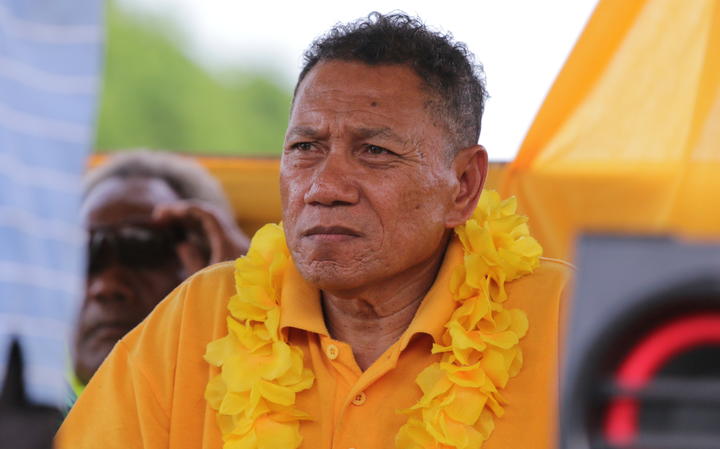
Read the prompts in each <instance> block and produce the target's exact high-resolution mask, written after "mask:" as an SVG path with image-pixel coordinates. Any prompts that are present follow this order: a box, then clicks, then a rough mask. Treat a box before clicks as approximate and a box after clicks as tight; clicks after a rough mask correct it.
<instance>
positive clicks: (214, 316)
mask: <svg viewBox="0 0 720 449" xmlns="http://www.w3.org/2000/svg"><path fill="white" fill-rule="evenodd" d="M233 273H234V265H233V262H222V263H218V264H215V265H211V266H209V267H206V268H204V269H202V270H200V271H198V272H196V273H195V274H193V275H192V276H190V277H189V278H188V279H186V280H185V281H184V282H183V283H181V284H180V285H179V286H177V287H176V288H175V289H174V290H173V291H172V292H171V293H170V294H169V295H167V296H166V297H165V299H163V300H162V301H161V302H160V303H159V304H158V305H157V306H156V307H155V309H154V310H153V311H152V312H151V313H150V315H148V317H147V318H146V319H145V320H144V321H143V322H142V323H141V324H140V325H139V326H138V327H136V328H135V329H134V330H133V331H132V332H130V333H129V334H128V335H127V336H126V337H125V338H124V339H123V340H125V341H126V342H133V341H134V340H136V339H139V338H143V337H145V338H148V337H149V338H154V334H156V333H161V334H163V335H166V336H167V337H170V336H175V337H176V338H182V336H181V335H180V334H184V333H188V332H190V333H195V332H198V333H203V332H205V331H208V330H210V329H212V328H213V327H215V326H216V325H218V323H224V316H225V315H226V314H227V303H228V301H229V300H230V297H231V296H232V295H233V294H234V293H235V280H234V276H233Z"/></svg>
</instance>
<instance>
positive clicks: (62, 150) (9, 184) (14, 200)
mask: <svg viewBox="0 0 720 449" xmlns="http://www.w3.org/2000/svg"><path fill="white" fill-rule="evenodd" d="M101 20H102V0H0V381H2V377H3V376H4V373H5V366H4V365H5V363H6V360H7V354H8V349H9V343H10V342H11V341H12V340H13V339H17V340H18V341H19V342H20V344H21V348H22V351H23V357H24V361H25V383H26V388H27V392H28V395H29V396H30V398H31V399H32V400H34V401H35V402H38V403H43V404H51V405H61V404H62V403H63V401H64V400H65V394H66V387H65V383H64V378H63V373H64V371H65V367H66V354H67V349H66V347H67V346H66V338H67V335H68V329H69V328H70V326H71V324H72V321H73V319H74V316H75V313H76V310H77V306H78V304H79V301H80V298H81V296H82V286H83V282H84V280H83V276H84V263H85V262H84V257H85V253H84V234H83V232H82V229H81V226H80V222H79V205H80V195H81V176H82V173H83V170H84V167H85V161H86V159H87V156H88V153H89V152H90V148H91V145H92V139H93V123H94V121H95V120H94V116H95V110H96V102H97V97H98V95H97V94H98V92H97V89H98V85H99V78H100V66H101V50H102V48H101V45H102V41H103V36H102V31H103V27H102V23H101Z"/></svg>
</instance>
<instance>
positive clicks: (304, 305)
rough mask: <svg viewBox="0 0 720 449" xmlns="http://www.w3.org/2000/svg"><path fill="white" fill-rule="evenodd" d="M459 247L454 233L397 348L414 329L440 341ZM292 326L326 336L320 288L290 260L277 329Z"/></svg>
mask: <svg viewBox="0 0 720 449" xmlns="http://www.w3.org/2000/svg"><path fill="white" fill-rule="evenodd" d="M463 255H464V254H463V250H462V245H461V244H460V242H459V240H458V239H457V237H454V236H453V238H452V239H451V240H450V244H449V245H448V248H447V250H446V251H445V256H444V258H443V263H442V265H441V266H440V270H439V271H438V274H437V276H436V278H435V282H434V283H433V285H432V286H431V287H430V290H428V292H427V294H426V295H425V298H424V299H423V301H422V303H421V304H420V307H419V308H418V310H417V312H416V313H415V317H414V318H413V320H412V321H411V322H410V326H408V328H407V329H406V330H405V332H404V333H403V335H402V336H401V337H400V346H401V350H402V349H404V348H405V347H406V346H407V344H408V342H409V341H410V339H411V338H412V337H413V336H414V335H415V334H418V333H425V334H428V335H430V336H432V337H433V339H434V340H435V342H436V343H437V342H439V341H440V337H441V336H442V334H443V332H444V330H445V323H446V322H447V321H448V320H449V318H450V315H452V312H453V311H454V310H455V307H456V304H455V301H454V300H453V299H452V296H451V294H450V277H451V276H452V273H453V271H454V270H455V267H457V266H458V265H460V264H462V261H463ZM288 327H294V328H297V329H302V330H305V331H308V332H314V333H316V334H321V335H325V336H329V335H330V333H329V332H328V330H327V327H326V326H325V320H324V317H323V311H322V305H321V304H320V291H319V290H318V289H317V288H315V287H314V286H312V285H311V284H310V283H308V282H307V281H306V280H305V279H304V278H303V277H302V276H301V275H300V273H299V272H298V270H297V268H296V267H295V264H294V263H293V262H292V261H290V263H288V268H287V269H286V270H285V275H284V276H283V284H282V292H281V295H280V329H281V330H282V329H285V328H288Z"/></svg>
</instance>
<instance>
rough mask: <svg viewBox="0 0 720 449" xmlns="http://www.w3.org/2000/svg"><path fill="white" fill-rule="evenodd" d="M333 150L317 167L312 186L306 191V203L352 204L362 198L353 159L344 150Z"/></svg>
mask: <svg viewBox="0 0 720 449" xmlns="http://www.w3.org/2000/svg"><path fill="white" fill-rule="evenodd" d="M333 150H335V151H333ZM333 150H331V151H330V152H329V153H328V155H327V157H326V158H325V160H324V161H323V162H322V163H321V164H319V165H318V167H317V168H316V170H315V172H314V174H313V179H312V183H311V184H310V188H308V190H307V191H306V192H305V197H304V199H305V203H306V204H313V205H318V206H327V207H332V206H350V205H353V204H356V203H357V202H358V200H359V199H360V191H359V188H358V186H357V184H356V183H355V176H354V173H353V165H352V161H350V160H348V157H347V156H346V154H345V153H344V152H342V151H337V150H336V149H333Z"/></svg>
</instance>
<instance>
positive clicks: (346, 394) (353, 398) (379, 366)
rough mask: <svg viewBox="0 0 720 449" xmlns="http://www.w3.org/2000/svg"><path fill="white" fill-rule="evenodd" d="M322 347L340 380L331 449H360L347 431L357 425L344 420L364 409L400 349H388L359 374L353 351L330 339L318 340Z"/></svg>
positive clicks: (342, 343)
mask: <svg viewBox="0 0 720 449" xmlns="http://www.w3.org/2000/svg"><path fill="white" fill-rule="evenodd" d="M321 345H322V348H323V352H324V354H325V357H326V358H327V359H328V361H329V363H330V365H331V366H332V367H333V369H334V370H335V372H336V374H337V375H338V376H340V377H341V379H342V382H338V386H337V389H336V392H335V394H336V397H335V398H334V399H335V401H334V403H335V404H340V405H339V407H337V408H336V409H335V425H334V426H333V437H332V448H333V449H362V448H361V445H359V444H357V443H356V442H353V441H349V440H350V438H348V436H347V430H348V429H349V428H351V427H353V426H355V425H359V424H360V423H353V422H351V421H352V420H349V419H347V418H348V415H352V414H354V413H352V412H353V411H355V410H356V409H358V408H362V407H367V405H368V401H369V399H370V395H371V392H369V391H368V390H370V389H372V386H373V384H374V383H375V382H377V381H378V380H380V379H381V378H382V376H383V375H384V374H386V373H387V372H388V371H390V370H391V369H393V368H394V367H395V366H396V364H397V360H398V356H399V352H400V350H399V347H398V346H397V345H393V346H391V347H390V348H389V349H388V350H387V351H386V352H385V353H384V354H383V355H381V356H380V358H378V360H377V361H376V362H375V363H373V364H372V366H370V367H369V368H368V370H367V371H365V372H363V371H361V370H360V368H359V366H358V365H357V362H356V361H355V357H354V356H353V353H352V348H351V347H350V346H349V345H348V344H346V343H344V342H340V341H337V340H333V339H332V338H329V337H322V338H321Z"/></svg>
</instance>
